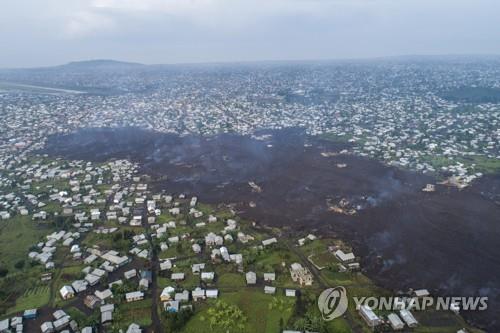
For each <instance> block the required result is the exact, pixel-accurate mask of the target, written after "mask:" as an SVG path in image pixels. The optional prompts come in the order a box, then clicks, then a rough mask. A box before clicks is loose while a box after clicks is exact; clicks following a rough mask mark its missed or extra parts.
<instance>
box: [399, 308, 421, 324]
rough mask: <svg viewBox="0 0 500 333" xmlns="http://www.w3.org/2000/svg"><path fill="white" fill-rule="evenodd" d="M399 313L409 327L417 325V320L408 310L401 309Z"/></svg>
mask: <svg viewBox="0 0 500 333" xmlns="http://www.w3.org/2000/svg"><path fill="white" fill-rule="evenodd" d="M399 315H400V316H401V318H403V320H404V322H405V323H406V325H408V326H409V327H416V326H417V325H418V321H417V320H416V319H415V317H413V314H412V313H411V312H410V311H408V310H406V309H401V310H399Z"/></svg>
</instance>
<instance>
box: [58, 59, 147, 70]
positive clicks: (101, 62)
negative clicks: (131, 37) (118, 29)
mask: <svg viewBox="0 0 500 333" xmlns="http://www.w3.org/2000/svg"><path fill="white" fill-rule="evenodd" d="M143 66H146V65H143V64H140V63H137V62H126V61H118V60H110V59H95V60H84V61H73V62H70V63H67V64H65V65H61V66H56V67H59V68H65V69H113V68H116V69H120V68H137V67H143Z"/></svg>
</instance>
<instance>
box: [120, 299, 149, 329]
mask: <svg viewBox="0 0 500 333" xmlns="http://www.w3.org/2000/svg"><path fill="white" fill-rule="evenodd" d="M151 306H152V301H151V299H145V300H142V301H136V302H130V303H123V304H120V305H118V307H117V310H115V312H114V314H113V316H114V319H113V328H126V327H128V326H129V325H130V324H131V323H136V324H139V325H141V326H143V327H146V326H149V325H151Z"/></svg>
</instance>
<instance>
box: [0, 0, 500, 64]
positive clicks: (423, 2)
mask: <svg viewBox="0 0 500 333" xmlns="http://www.w3.org/2000/svg"><path fill="white" fill-rule="evenodd" d="M499 10H500V3H498V2H497V1H493V0H478V1H474V2H473V1H466V0H461V1H452V0H443V1H439V3H436V1H430V0H419V1H417V0H407V1H395V0H330V1H329V0H267V1H264V0H256V1H229V0H191V1H186V0H165V1H161V0H121V1H118V0H91V1H84V0H75V1H62V0H48V1H44V2H43V3H42V2H40V1H35V0H20V1H16V2H8V3H4V4H2V11H1V12H0V27H1V28H0V39H1V40H2V42H3V44H4V45H6V46H7V47H4V48H3V52H2V53H1V54H0V68H14V67H40V66H51V65H59V64H64V63H68V62H71V61H79V60H86V59H117V60H122V61H131V62H139V63H145V64H172V63H211V62H248V61H276V60H284V61H294V60H335V59H357V58H362V59H364V58H377V57H388V56H399V55H450V54H451V55H460V54H478V55H480V54H486V55H495V54H500V43H499V40H498V39H499V38H498V34H497V33H496V32H497V31H498V29H497V28H498V25H499V24H498V23H496V22H497V20H496V13H498V12H499Z"/></svg>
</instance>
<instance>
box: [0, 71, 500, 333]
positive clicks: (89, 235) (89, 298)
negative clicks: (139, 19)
mask: <svg viewBox="0 0 500 333" xmlns="http://www.w3.org/2000/svg"><path fill="white" fill-rule="evenodd" d="M381 66H382V65H381ZM384 66H391V65H387V64H386V65H384ZM382 67H383V66H382ZM332 68H333V69H332V70H331V72H330V74H325V73H324V72H323V71H322V67H321V66H319V67H315V66H313V67H299V69H296V70H291V69H288V68H286V67H277V68H274V69H272V70H269V71H267V70H262V69H255V68H244V69H242V70H243V71H244V72H245V74H246V75H245V78H244V79H242V78H241V77H240V75H239V74H238V71H235V72H233V71H231V70H228V71H227V73H225V75H222V76H220V77H219V76H216V75H215V74H214V72H212V71H211V70H209V69H203V70H200V72H197V71H194V72H193V73H192V74H193V75H192V76H188V77H186V75H185V74H183V73H179V72H176V71H174V72H173V73H163V72H161V71H160V74H164V75H158V74H152V73H150V72H148V71H146V72H145V73H142V74H141V75H139V76H134V75H138V73H135V72H134V73H131V74H130V76H131V77H129V76H118V77H116V76H115V79H116V80H117V81H113V82H110V81H109V80H111V77H110V76H105V75H99V74H98V73H94V74H92V75H90V74H89V76H86V77H84V79H83V81H82V82H80V83H81V85H82V86H81V89H83V90H84V89H85V88H88V87H89V85H94V87H104V88H103V89H105V88H106V87H108V88H109V87H118V92H114V93H110V94H106V95H99V94H73V93H71V92H64V93H50V94H46V93H30V92H25V91H20V92H19V91H14V92H12V91H9V90H6V91H0V109H1V112H0V119H1V120H2V124H4V126H2V128H1V129H0V138H1V142H0V170H1V173H0V219H1V220H9V219H12V218H15V217H18V216H23V217H27V216H29V218H30V219H31V220H33V221H35V222H36V223H40V224H44V223H49V222H53V221H55V220H56V221H62V222H61V223H62V224H61V225H58V224H56V228H55V230H53V231H52V232H50V233H48V234H47V235H46V236H45V237H44V239H43V240H40V241H38V242H37V243H35V244H32V247H31V248H30V251H29V252H28V253H26V258H27V259H28V260H30V261H31V262H36V263H38V264H40V265H42V266H43V268H44V272H43V273H42V274H41V275H40V280H41V281H45V282H50V281H52V280H53V279H54V278H55V276H54V272H55V271H56V270H57V269H61V268H62V265H64V264H65V262H66V261H64V260H63V261H61V260H60V259H59V258H58V253H59V252H61V251H62V252H63V253H64V254H65V256H66V257H65V258H66V260H70V261H72V262H75V263H78V264H79V265H82V266H83V268H82V269H81V272H80V274H79V277H78V278H75V279H73V280H71V281H66V282H65V283H64V284H63V285H58V286H57V290H56V293H57V296H56V297H57V299H58V300H60V301H61V302H62V303H60V304H62V305H61V306H58V307H56V308H55V309H53V311H52V312H51V313H50V316H47V314H45V315H44V318H47V320H46V321H44V322H43V323H41V324H40V326H39V330H40V331H41V332H43V333H52V332H69V331H73V332H82V333H91V332H95V327H89V326H86V327H78V323H77V322H76V320H74V319H72V318H71V316H70V315H69V314H67V313H66V312H65V309H64V304H65V303H64V302H63V301H68V302H72V303H71V304H75V302H78V304H80V305H82V306H83V307H85V308H86V309H88V310H89V311H94V310H95V311H99V313H100V320H99V323H98V326H99V327H100V328H102V327H104V328H105V327H107V325H112V324H113V322H114V317H115V313H116V312H117V307H118V308H119V307H120V303H122V302H123V303H133V302H140V301H143V300H145V299H155V302H158V304H160V306H161V308H162V309H163V311H164V312H168V313H177V312H179V311H181V310H183V309H186V308H192V307H193V305H195V304H196V303H197V302H203V301H206V300H211V299H217V298H219V297H220V295H221V293H223V291H221V290H220V288H219V287H218V284H217V280H218V276H217V273H216V269H217V268H219V267H223V266H231V267H235V268H236V270H237V272H238V274H239V276H241V277H242V278H244V281H245V284H246V287H247V288H258V289H259V291H260V292H262V293H264V294H270V295H280V296H284V297H290V298H296V297H297V296H298V295H300V292H301V290H303V289H304V288H308V287H311V286H313V285H314V284H315V283H317V281H315V275H314V274H313V272H312V271H311V267H315V269H318V270H321V269H323V268H324V267H320V266H319V265H318V264H316V263H315V262H314V259H310V260H308V261H307V262H305V261H300V260H297V261H289V262H287V261H286V260H283V262H282V265H283V267H282V268H283V269H282V270H281V271H280V272H277V271H272V270H260V271H259V270H257V269H255V268H252V269H250V268H249V265H248V264H247V261H248V256H249V255H248V253H247V252H246V251H243V249H255V250H256V251H273V249H275V248H277V247H280V246H284V244H285V241H284V240H283V239H280V238H279V237H278V236H276V235H269V234H266V235H265V237H264V236H263V235H262V234H259V233H258V232H253V231H251V230H249V229H248V228H246V227H244V226H242V225H241V223H242V222H241V221H240V220H239V219H238V218H237V217H236V216H230V217H224V218H221V217H217V216H215V215H212V214H206V213H205V212H204V211H203V209H201V208H200V207H199V206H200V205H199V203H198V198H197V197H196V196H192V195H191V196H189V197H186V196H185V195H183V194H172V193H165V192H160V193H156V192H154V191H153V190H152V189H151V188H150V186H149V184H148V182H147V181H146V178H145V177H144V176H141V175H139V173H138V166H137V165H136V164H134V163H131V162H130V161H127V160H115V161H110V162H106V163H100V164H98V163H91V162H84V161H64V160H53V159H49V158H48V157H47V156H39V157H37V158H35V157H34V156H33V152H34V151H36V150H37V149H40V148H42V147H44V145H45V144H46V142H47V138H48V136H50V135H51V134H55V133H67V132H70V131H74V130H77V129H79V128H85V127H101V126H110V127H120V126H139V127H143V128H147V129H154V130H156V131H160V132H169V133H177V134H182V135H185V134H192V133H196V134H204V135H211V134H215V133H219V132H227V131H234V132H237V133H241V134H253V133H254V132H255V131H256V130H258V129H261V128H269V129H280V128H284V127H295V126H298V127H303V128H305V129H306V130H307V132H308V133H309V134H312V135H322V134H325V133H327V134H328V135H330V136H333V137H335V138H336V139H338V140H342V141H345V142H350V143H352V144H353V145H352V146H351V147H350V148H346V153H353V154H358V155H361V156H372V157H375V158H379V159H381V160H383V161H385V162H387V163H388V164H393V165H399V166H402V167H408V168H412V169H415V170H418V171H421V172H438V171H439V172H444V173H446V174H448V175H450V176H452V178H450V179H451V181H453V182H454V183H455V184H456V185H458V186H465V185H467V184H468V183H470V182H471V181H473V180H474V179H476V178H478V177H480V176H481V175H482V172H481V171H479V170H478V169H477V168H476V165H475V164H474V163H470V162H468V161H470V160H471V159H469V158H472V160H474V159H473V157H481V158H488V159H493V160H498V159H499V157H500V155H499V149H500V147H499V144H498V142H499V139H500V126H498V123H499V121H500V108H499V106H498V105H497V104H493V103H483V104H480V105H476V106H474V107H473V109H472V108H471V109H467V107H469V106H467V105H465V106H464V105H463V103H460V102H451V101H447V100H445V99H443V98H442V97H439V96H438V95H436V94H434V93H432V92H430V88H435V87H436V86H435V85H436V84H438V83H437V81H438V80H441V81H440V82H441V83H440V84H442V85H443V87H444V88H450V87H453V86H455V85H456V83H454V80H453V78H454V77H456V76H460V78H461V79H462V82H471V84H472V83H476V80H483V81H484V82H486V83H489V84H491V83H492V82H491V78H492V77H494V75H493V74H491V73H489V72H488V71H486V72H485V73H484V76H483V77H482V78H480V79H474V78H472V77H468V76H467V75H466V73H464V72H460V67H457V68H455V67H453V68H448V67H445V68H442V69H441V70H439V71H437V72H434V74H432V75H433V76H432V77H430V78H429V80H428V82H427V83H426V81H425V80H423V79H422V77H421V75H422V71H423V69H419V68H416V69H415V68H412V67H411V66H410V67H405V66H403V65H394V67H393V68H392V67H391V68H392V69H393V70H394V71H396V72H397V73H400V74H401V77H399V79H398V80H399V81H398V86H400V87H401V88H400V89H396V88H395V87H394V86H393V85H392V83H391V80H394V77H392V78H390V77H388V78H383V77H380V76H379V75H380V74H381V73H384V71H383V70H381V69H374V68H373V69H367V70H368V72H369V75H367V76H365V72H364V71H362V70H359V68H358V69H357V68H356V66H353V67H351V66H347V67H346V69H340V68H338V67H335V66H333V67H332ZM386 70H387V68H386ZM331 73H334V74H335V75H332V74H331ZM408 73H409V74H411V75H408ZM436 73H438V74H436ZM463 75H465V77H463ZM143 76H145V77H149V76H151V77H150V79H151V82H153V83H150V84H149V85H146V84H145V83H144V82H143V81H141V78H142V79H144V77H143ZM337 76H338V77H337ZM361 78H362V80H361ZM53 80H56V81H53V82H51V83H53V84H55V86H61V85H64V82H67V81H65V80H66V78H65V77H64V73H63V74H60V75H59V76H58V75H55V76H54V77H53ZM57 80H59V81H57ZM358 80H359V82H358ZM429 82H430V83H429ZM35 83H36V82H35ZM208 83H210V84H208ZM497 84H498V83H497ZM332 87H335V89H334V88H332ZM372 90H374V91H372ZM318 91H321V93H319V92H318ZM333 95H335V98H333V97H332V96H333ZM325 96H330V97H332V98H331V99H330V98H325ZM464 108H465V109H464ZM462 109H464V110H462ZM457 110H459V111H457ZM470 136H473V139H471V138H470ZM438 159H439V161H440V162H439V163H441V165H440V166H439V168H438V167H437V165H436V160H438ZM442 160H444V161H445V163H443V162H442ZM339 167H341V166H339ZM254 185H255V184H254ZM255 186H256V185H255ZM255 186H254V187H255ZM429 186H432V185H429ZM256 190H258V188H256ZM165 216H168V217H169V218H168V219H167V220H165V219H164V217H165ZM186 219H189V220H191V223H187V222H186V221H185V220H186ZM68 221H70V222H68ZM125 231H130V234H127V236H126V237H125V236H124V238H127V239H126V240H127V242H126V246H125V247H123V246H121V247H118V245H117V244H118V243H114V242H111V244H104V245H103V244H100V243H99V242H98V241H95V240H99V239H101V238H103V237H104V238H105V237H113V236H114V235H117V234H120V233H122V234H123V233H124V232H125ZM193 235H197V236H196V237H194V236H193ZM89 239H90V241H88V240H89ZM311 242H317V237H316V236H315V235H313V234H309V235H307V236H305V237H303V238H300V239H298V240H297V243H296V244H294V246H296V247H301V246H305V244H308V243H311ZM120 244H121V243H120ZM235 244H237V245H235ZM176 248H188V253H184V256H186V257H188V258H190V259H192V260H194V262H192V263H190V264H189V266H188V267H184V266H181V265H178V262H180V261H181V259H182V258H179V257H177V256H176V255H174V256H172V257H170V256H169V255H168V253H170V252H169V251H172V249H174V250H175V249H176ZM240 250H241V251H240ZM328 251H329V252H330V253H331V255H332V256H333V257H332V258H335V262H336V264H337V266H336V270H338V272H340V273H345V272H357V271H359V270H360V269H361V267H360V263H359V260H357V259H358V258H357V257H356V256H355V255H354V254H353V253H352V252H350V250H349V249H348V248H343V247H339V246H330V247H328ZM174 252H175V251H174ZM311 265H312V266H311ZM156 274H157V278H153V277H154V276H155V277H156ZM188 276H195V277H196V279H197V281H199V283H197V284H196V286H191V288H185V287H183V283H184V282H185V281H186V279H187V277H188ZM158 278H163V279H166V280H167V281H169V284H168V285H165V286H162V287H161V288H160V290H158V291H157V293H156V294H153V290H156V288H157V287H158V285H157V283H158V282H157V279H158ZM280 279H289V280H290V281H291V283H292V285H287V286H286V287H279V286H278V284H277V283H276V282H277V281H278V280H280ZM58 304H59V303H58ZM154 304H156V303H154ZM40 310H41V309H26V311H24V312H23V313H21V314H16V315H15V316H11V317H9V318H6V319H4V320H2V321H0V333H6V332H14V331H15V332H17V333H21V332H25V331H26V330H25V329H24V328H23V327H24V324H25V323H26V322H29V321H30V320H34V319H36V318H37V316H38V312H39V311H40ZM359 316H360V317H361V318H362V319H363V320H364V321H365V322H366V324H367V325H368V326H370V327H376V326H378V325H381V324H382V323H389V324H390V326H391V327H392V328H393V329H394V330H401V329H404V328H405V327H406V326H408V327H415V326H416V325H418V322H417V321H416V319H415V318H414V316H413V315H412V313H411V311H408V310H406V309H401V310H400V311H399V312H398V313H390V314H388V315H387V316H381V315H377V314H376V313H375V312H374V311H373V310H372V309H370V308H369V307H367V306H362V307H360V308H359ZM141 329H142V328H141V327H140V325H138V324H137V323H131V324H130V325H129V326H128V328H127V329H126V332H127V333H135V332H141ZM289 332H291V331H289Z"/></svg>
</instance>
